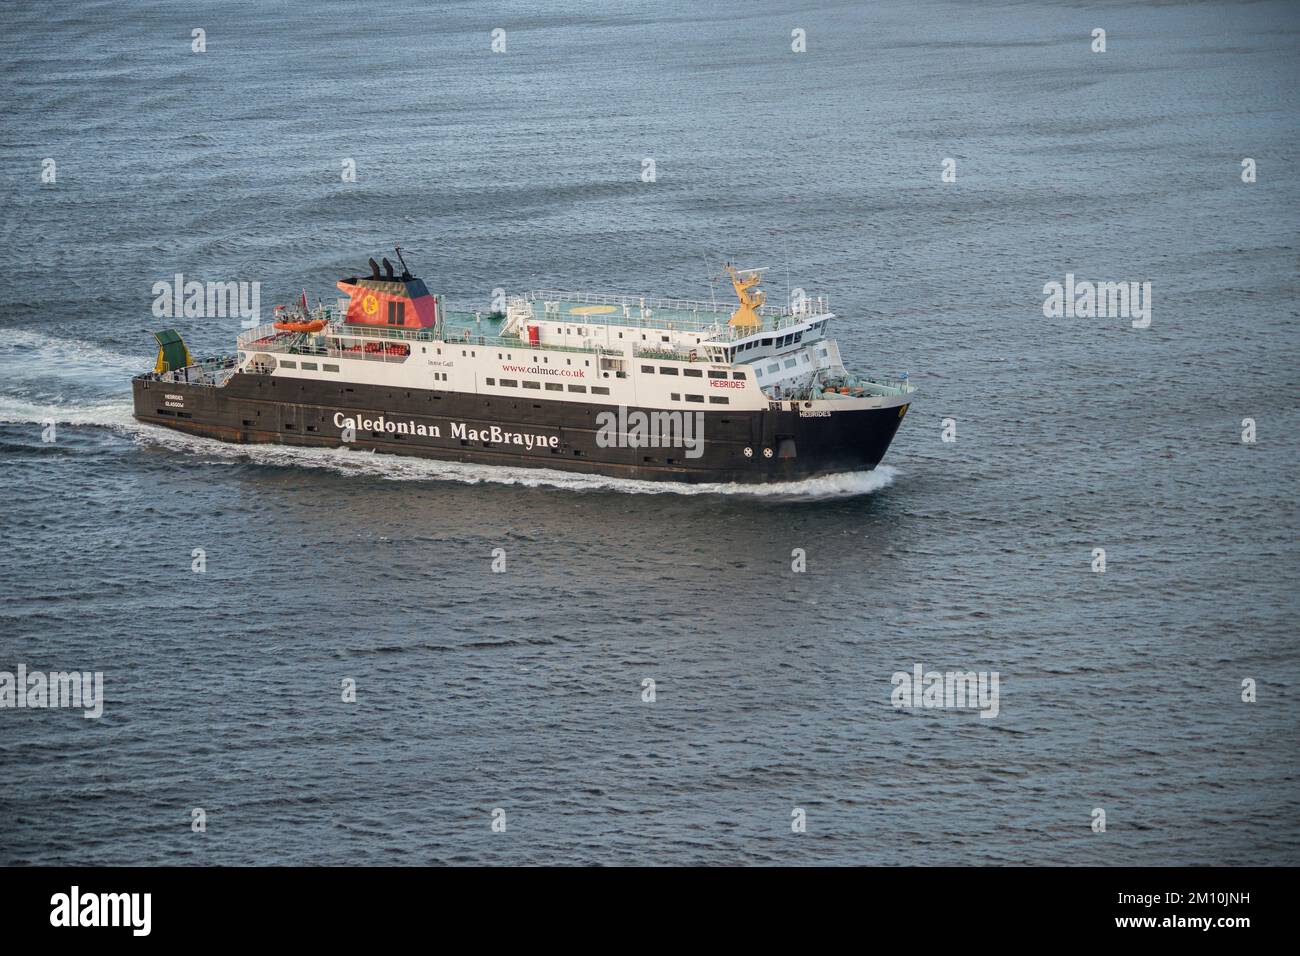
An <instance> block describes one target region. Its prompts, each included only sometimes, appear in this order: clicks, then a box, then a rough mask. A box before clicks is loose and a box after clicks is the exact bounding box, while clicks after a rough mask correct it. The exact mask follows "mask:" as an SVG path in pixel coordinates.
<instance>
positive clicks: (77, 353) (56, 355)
mask: <svg viewBox="0 0 1300 956" xmlns="http://www.w3.org/2000/svg"><path fill="white" fill-rule="evenodd" d="M19 351H28V352H37V353H41V355H42V357H43V358H44V359H46V360H45V361H42V362H41V366H40V367H43V368H46V369H54V370H57V369H63V368H67V366H68V365H69V364H70V363H71V364H73V365H81V364H84V365H86V366H87V367H91V368H93V369H94V370H96V371H100V372H102V371H104V370H105V369H106V368H107V369H108V370H110V371H118V372H123V373H126V374H130V375H134V374H136V373H138V372H140V371H143V370H144V369H146V368H147V367H148V366H149V365H150V364H151V363H150V358H151V356H148V355H146V354H145V353H144V352H141V353H140V354H138V355H123V354H122V353H121V352H114V351H113V350H112V349H108V348H105V347H104V346H102V345H97V344H96V343H94V342H86V341H83V340H81V339H65V338H60V337H57V336H52V335H47V334H45V333H44V332H39V331H37V330H35V329H7V330H6V331H5V334H4V337H3V338H2V339H0V355H4V354H11V353H15V352H19Z"/></svg>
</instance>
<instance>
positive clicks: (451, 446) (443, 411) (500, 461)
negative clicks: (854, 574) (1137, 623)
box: [132, 373, 907, 484]
mask: <svg viewBox="0 0 1300 956" xmlns="http://www.w3.org/2000/svg"><path fill="white" fill-rule="evenodd" d="M132 387H133V391H134V413H135V417H136V419H137V420H139V421H142V422H147V423H149V424H153V425H159V426H162V427H166V428H172V429H176V430H178V431H181V432H186V433H189V434H194V435H202V436H206V437H209V438H216V439H220V440H222V441H227V442H236V443H241V444H248V443H271V444H283V445H294V446H303V447H324V448H334V447H340V446H343V445H346V446H347V447H352V448H358V449H362V450H366V451H378V452H384V453H389V454H398V455H414V456H419V457H425V458H433V459H438V460H443V461H455V462H465V463H473V464H486V465H503V466H511V467H530V468H553V469H557V470H561V471H571V472H579V473H585V474H599V475H608V476H613V477H619V478H632V479H639V480H658V481H681V482H693V483H694V482H736V483H743V484H763V483H772V482H782V481H798V480H803V479H806V478H812V477H818V476H822V475H830V474H840V473H846V472H855V471H867V470H870V469H872V468H874V467H876V465H878V464H879V463H880V460H881V459H882V458H883V457H884V454H885V451H886V449H888V447H889V444H890V442H891V441H892V439H893V437H894V433H895V432H896V431H897V430H898V426H899V424H900V423H901V421H902V418H903V414H904V413H905V412H906V411H907V405H906V404H894V405H891V406H886V407H883V408H863V409H854V410H843V411H841V410H836V411H833V412H824V411H818V412H812V411H808V410H806V409H807V408H808V406H805V405H804V403H800V402H788V401H787V402H772V403H770V404H769V408H767V409H765V410H758V411H754V410H750V411H740V410H727V411H700V412H699V413H698V414H699V415H700V416H702V418H701V419H697V421H698V422H701V423H702V436H703V441H702V443H701V444H700V446H699V447H698V448H697V449H695V450H694V452H693V451H692V449H691V448H688V447H605V446H606V445H608V444H609V442H607V441H606V442H602V441H601V420H600V419H598V415H599V414H600V413H601V412H610V411H613V412H615V413H617V411H618V410H617V409H611V408H609V407H608V406H602V405H597V404H593V403H581V402H567V401H555V400H549V401H548V400H544V399H541V398H539V399H538V400H536V401H530V400H529V398H526V397H521V398H513V397H511V398H506V397H495V396H483V395H474V394H467V393H463V392H452V391H439V390H424V389H399V388H390V387H385V386H373V385H362V384H355V385H352V386H347V385H340V384H338V383H333V382H321V381H314V380H303V379H298V380H295V379H284V378H277V377H274V376H266V375H253V374H246V373H238V374H235V375H233V376H232V377H231V378H230V380H229V381H228V382H227V384H225V385H223V386H219V387H218V386H212V385H194V384H182V383H175V382H165V381H159V380H157V379H156V378H154V377H151V376H140V377H138V378H136V379H135V380H134V381H133V383H132ZM635 411H636V410H635V409H628V410H627V412H628V413H629V414H630V413H632V412H635ZM643 411H645V412H647V413H649V412H651V411H653V410H651V409H644V410H643ZM494 439H496V440H494Z"/></svg>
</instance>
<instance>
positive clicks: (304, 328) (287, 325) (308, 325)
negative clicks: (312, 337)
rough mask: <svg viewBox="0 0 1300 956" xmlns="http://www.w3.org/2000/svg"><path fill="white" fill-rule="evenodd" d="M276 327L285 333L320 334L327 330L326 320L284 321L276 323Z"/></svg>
mask: <svg viewBox="0 0 1300 956" xmlns="http://www.w3.org/2000/svg"><path fill="white" fill-rule="evenodd" d="M275 327H276V328H277V329H280V330H281V331H284V332H319V331H320V330H321V329H323V328H325V320H324V319H312V320H311V321H310V322H291V321H288V320H282V321H280V322H276V323H275Z"/></svg>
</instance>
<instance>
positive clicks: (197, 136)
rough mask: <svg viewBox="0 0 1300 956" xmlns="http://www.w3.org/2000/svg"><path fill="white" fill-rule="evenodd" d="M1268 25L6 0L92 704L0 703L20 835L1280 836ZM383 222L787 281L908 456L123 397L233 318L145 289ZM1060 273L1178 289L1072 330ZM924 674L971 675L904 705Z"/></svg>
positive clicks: (1005, 850) (511, 251)
mask: <svg viewBox="0 0 1300 956" xmlns="http://www.w3.org/2000/svg"><path fill="white" fill-rule="evenodd" d="M818 6H819V7H821V6H822V5H818ZM1097 27H1101V28H1104V29H1105V30H1106V31H1107V50H1106V52H1105V53H1094V52H1092V50H1091V49H1090V44H1091V42H1092V40H1091V33H1092V30H1093V29H1094V28H1097ZM195 28H202V29H203V30H205V31H206V43H207V50H206V52H203V53H195V52H192V50H191V43H192V31H193V30H194V29H195ZM497 28H500V29H503V30H505V39H506V52H504V53H493V52H492V49H491V44H492V31H493V30H494V29H497ZM796 29H800V30H803V31H805V35H806V37H807V52H806V53H795V52H792V50H791V43H792V31H793V30H796ZM1298 46H1300V11H1298V10H1297V7H1296V6H1294V5H1293V4H1289V3H1254V4H1244V5H1236V4H1229V3H1213V2H1204V3H1186V4H1182V3H1166V4H1161V5H1158V6H1152V7H1145V6H1144V7H1138V8H1130V7H1128V6H1126V5H1116V4H1091V5H1084V6H1079V5H1077V4H1070V3H1059V4H1053V3H1030V2H1017V3H996V2H995V3H947V2H933V0H905V2H904V0H898V2H875V3H871V4H855V3H839V4H831V5H828V6H824V7H822V8H820V9H814V8H813V6H811V5H806V4H802V3H800V4H793V3H791V4H782V3H776V2H768V0H763V2H755V3H744V4H736V5H734V6H729V5H724V4H699V3H688V2H672V3H661V2H649V0H647V2H633V3H622V4H608V5H606V4H594V5H588V4H577V3H573V4H563V3H561V4H551V5H549V6H548V12H544V13H539V12H537V9H536V5H534V4H530V3H523V2H520V3H514V4H502V3H486V4H481V3H468V2H466V3H452V4H446V5H437V6H434V5H430V4H416V3H403V2H398V3H387V4H381V5H378V6H376V5H368V6H365V7H364V8H363V7H357V6H355V5H353V4H346V3H341V2H324V3H320V2H313V3H301V4H299V3H260V2H259V3H226V4H221V5H219V6H211V7H208V6H204V7H190V6H189V5H187V4H184V3H130V4H128V3H86V4H68V5H63V4H56V5H50V4H19V5H17V9H13V10H7V11H6V27H5V30H4V32H3V35H0V60H2V62H3V75H4V83H5V88H6V92H5V94H4V101H3V105H2V106H0V134H3V135H0V183H2V186H3V196H2V197H0V202H2V204H3V205H2V207H0V224H2V232H0V254H2V255H3V265H4V277H5V284H6V287H7V288H6V294H5V295H4V296H3V299H2V300H0V487H2V488H3V499H2V500H0V539H2V544H0V670H8V671H13V670H14V669H15V668H16V667H17V665H18V664H20V663H21V664H25V665H26V666H27V667H28V668H29V669H30V670H46V671H48V670H68V669H80V670H101V671H103V673H104V682H105V695H106V698H107V700H106V704H105V709H104V715H103V717H102V718H100V719H98V720H87V719H83V717H82V716H81V714H80V712H77V711H72V710H26V709H24V710H8V709H6V710H3V711H0V779H2V780H3V785H0V863H7V864H25V863H89V864H109V863H128V864H135V863H233V864H255V863H329V864H370V863H411V864H421V863H435V862H466V863H468V862H474V863H521V864H539V863H552V862H564V863H606V864H612V863H640V864H684V863H707V864H720V863H770V864H809V863H817V864H823V863H824V864H851V863H874V864H930V863H959V864H986V863H995V864H998V863H1017V862H1040V863H1053V864H1140V863H1141V864H1149V863H1196V864H1244V863H1289V864H1297V863H1300V822H1298V821H1300V755H1298V753H1297V746H1296V742H1297V739H1298V738H1300V705H1298V702H1297V693H1296V687H1297V682H1298V681H1300V651H1298V649H1297V618H1298V615H1297V597H1296V594H1297V590H1298V588H1300V573H1298V564H1297V557H1298V555H1297V530H1298V529H1297V515H1296V506H1295V493H1296V481H1295V476H1296V467H1297V464H1298V463H1300V455H1298V454H1297V451H1298V449H1297V435H1298V434H1300V414H1297V395H1298V394H1300V393H1298V391H1297V385H1298V384H1300V382H1298V379H1300V374H1298V373H1297V369H1298V368H1300V361H1298V359H1300V347H1298V346H1300V340H1298V337H1297V306H1296V302H1297V299H1296V291H1297V231H1298V229H1297V227H1298V225H1300V222H1298V219H1297V208H1298V206H1297V200H1298V199H1300V189H1298V188H1297V178H1296V170H1295V157H1296V155H1297V152H1300V150H1298V149H1297V147H1298V146H1300V142H1298V140H1300V136H1298V135H1297V128H1298V127H1297V112H1296V111H1297V105H1298V104H1297V96H1298V95H1297V88H1298V87H1300V84H1297V79H1298V77H1297V72H1298V71H1297V63H1298V62H1300V60H1298V58H1297V47H1298ZM945 158H951V159H955V161H956V172H957V179H956V182H953V183H943V182H941V173H942V171H943V166H942V164H943V160H944V159H945ZM1244 158H1252V159H1254V160H1255V162H1256V168H1257V181H1256V182H1254V183H1244V182H1243V181H1242V179H1241V172H1242V165H1241V163H1242V160H1243V159H1244ZM45 159H53V160H54V161H55V164H56V166H55V168H56V170H57V181H56V182H54V183H42V181H41V171H42V161H43V160H45ZM348 159H351V160H353V161H354V162H355V165H356V170H357V180H356V182H355V183H349V182H344V181H343V179H342V176H341V170H342V168H343V164H344V162H345V160H348ZM646 159H653V160H654V166H655V181H654V182H649V183H648V182H644V181H642V169H643V162H644V160H646ZM396 242H400V243H402V244H403V246H404V248H405V249H406V250H407V258H408V261H410V262H411V264H412V268H413V269H414V270H415V271H416V272H417V273H418V274H420V275H421V276H422V277H424V278H425V279H426V280H427V282H428V284H429V286H430V287H431V288H432V289H434V290H435V291H438V292H441V293H443V294H444V295H446V296H447V297H448V299H449V300H451V301H453V302H454V303H458V304H461V305H464V306H483V305H486V303H487V300H488V298H489V296H490V295H491V290H492V289H493V288H495V287H498V286H499V287H503V288H506V289H509V290H512V291H517V290H521V289H525V288H532V287H538V286H542V287H552V288H554V287H559V288H565V287H579V288H587V287H595V288H603V289H617V290H628V291H639V290H646V291H650V292H656V293H661V294H676V295H682V296H692V297H704V296H707V295H708V294H709V293H710V286H709V277H710V276H716V274H717V272H718V270H719V267H720V265H721V264H722V262H723V261H725V259H727V258H729V257H730V258H734V259H735V260H737V261H739V262H740V263H742V264H745V265H754V266H768V267H771V271H770V272H769V273H768V282H767V284H768V288H769V290H770V294H771V296H772V298H773V299H774V300H777V299H782V298H784V296H785V294H786V290H787V288H789V287H796V286H797V287H802V288H805V289H807V290H809V291H810V292H823V293H827V294H829V296H830V301H831V304H832V306H833V307H834V309H835V310H836V312H837V313H838V314H839V315H840V318H839V320H838V321H837V323H835V329H834V330H835V332H836V334H837V336H838V338H839V340H840V342H841V345H842V347H843V349H844V352H845V355H846V358H847V360H848V362H849V364H850V365H851V366H853V367H854V368H857V369H859V370H863V371H870V372H877V373H882V374H888V375H894V374H897V373H899V372H903V371H907V372H909V373H910V375H911V379H912V381H913V382H914V383H915V384H916V385H917V386H918V387H919V389H920V390H919V392H918V395H917V399H916V402H915V404H914V406H913V408H912V411H911V413H910V414H909V415H908V418H907V420H906V422H905V423H904V425H903V427H902V429H901V431H900V433H899V435H898V438H897V440H896V441H895V444H894V446H893V448H892V449H891V450H890V452H889V454H888V456H887V457H886V466H885V467H882V468H881V469H879V470H878V471H877V472H875V473H873V474H868V475H851V476H845V477H843V478H838V479H828V480H823V481H818V482H812V483H808V484H805V485H800V486H796V487H787V488H778V489H769V490H766V491H760V492H755V491H754V490H751V489H735V488H692V489H680V488H671V487H668V488H665V487H663V486H658V485H639V484H636V483H626V482H616V481H612V480H604V479H592V478H582V477H572V476H565V475H560V474H548V473H539V472H531V471H508V470H507V471H493V470H489V469H485V468H470V467H453V466H449V465H444V464H437V463H430V462H422V461H413V460H394V459H391V458H384V457H377V456H374V455H368V454H363V453H356V452H351V453H350V452H347V451H343V450H338V451H335V450H328V451H326V450H313V451H295V450H286V449H282V448H264V447H259V448H250V447H236V446H228V445H222V444H219V443H215V442H211V441H207V440H200V439H191V438H185V437H180V436H178V435H175V434H171V433H168V432H167V431H164V430H160V429H155V428H150V427H144V426H140V425H137V424H135V423H133V421H132V420H131V417H130V404H129V394H130V389H129V378H130V376H131V375H132V374H135V373H136V372H138V371H141V370H144V369H146V368H148V367H150V366H151V363H152V361H153V342H152V338H151V336H150V332H151V331H152V330H153V329H155V328H158V327H161V326H166V325H175V326H176V327H177V328H179V329H180V330H181V331H182V332H183V333H184V335H185V336H186V338H187V339H188V340H189V342H190V344H191V346H192V348H193V349H194V351H195V352H196V353H204V352H209V351H228V350H230V348H231V347H232V344H233V337H234V335H235V333H236V332H237V331H238V320H237V319H223V318H208V319H184V318H181V319H177V320H174V321H173V320H167V319H163V320H159V319H156V318H154V317H153V315H152V314H151V311H150V307H151V304H152V301H153V295H152V292H151V289H152V286H153V284H154V283H155V282H157V281H159V280H164V279H169V278H170V277H171V276H173V275H174V274H175V273H178V272H179V273H183V274H184V275H185V276H186V277H187V278H194V279H199V280H200V281H241V280H242V281H258V282H260V283H261V289H262V296H263V299H262V306H263V309H264V310H266V309H269V307H270V305H271V304H273V303H274V302H275V301H287V300H290V299H292V298H294V297H296V296H297V295H298V293H299V291H300V290H301V289H303V288H306V289H307V290H308V292H309V294H311V295H312V296H313V297H315V296H317V295H320V296H326V297H328V296H332V295H333V294H334V292H333V282H334V280H336V279H337V278H339V277H341V276H345V275H351V274H355V273H356V272H357V271H358V270H363V269H364V268H365V267H364V263H365V260H366V258H367V257H368V256H371V255H376V256H377V255H381V254H385V253H386V252H387V251H388V250H390V249H391V247H392V245H393V244H394V243H396ZM389 254H390V256H391V253H389ZM1066 273H1073V274H1075V275H1076V276H1078V277H1079V278H1080V279H1084V278H1087V279H1094V280H1101V281H1144V280H1149V281H1151V282H1152V284H1153V286H1152V288H1153V293H1152V295H1153V300H1152V301H1153V314H1152V321H1151V325H1150V328H1147V329H1134V328H1133V327H1132V326H1131V324H1130V322H1129V321H1128V320H1127V319H1123V318H1105V319H1095V318H1094V319H1085V318H1062V319H1048V318H1044V316H1043V309H1042V306H1043V298H1044V296H1043V286H1044V284H1045V283H1047V282H1050V281H1053V280H1057V281H1063V280H1064V277H1065V275H1066ZM723 291H724V290H723V289H722V287H721V286H719V287H718V289H717V292H718V294H719V295H721V294H722V293H723ZM728 294H729V293H728ZM947 418H951V419H953V420H954V421H955V427H956V435H957V441H956V442H952V443H945V442H943V441H941V430H942V429H941V422H942V420H944V419H947ZM1245 418H1251V419H1253V420H1254V422H1255V423H1256V429H1257V436H1258V440H1257V441H1256V442H1255V443H1254V444H1247V443H1243V442H1242V440H1241V433H1242V428H1243V424H1242V420H1243V419H1245ZM49 419H52V420H54V421H55V422H56V423H57V424H56V426H55V427H56V432H55V437H56V440H55V441H53V442H46V441H43V440H42V437H43V436H42V432H43V429H44V425H43V423H44V422H46V420H49ZM196 548H202V549H204V551H205V553H206V572H205V573H194V572H193V571H192V570H191V562H192V560H193V559H192V557H191V555H192V553H193V551H194V549H196ZM498 548H501V549H504V550H505V554H506V560H507V570H506V573H504V574H494V573H491V571H490V565H491V561H492V553H493V550H494V549H498ZM796 548H798V549H803V550H804V552H806V556H807V571H806V573H795V572H793V571H792V567H791V565H792V560H793V559H792V551H793V550H794V549H796ZM1095 548H1104V549H1105V553H1106V570H1105V572H1104V573H1096V572H1094V571H1093V570H1092V564H1093V549H1095ZM916 664H920V665H922V666H923V667H924V668H925V669H927V670H930V669H934V670H954V669H956V670H975V671H996V672H998V674H999V678H1000V685H999V686H1000V701H999V713H998V716H997V717H996V718H993V719H981V718H979V717H978V716H976V715H975V714H973V713H970V712H965V713H959V712H953V711H946V710H935V709H917V710H909V709H895V708H894V707H893V706H892V705H891V700H890V695H891V691H892V690H893V687H892V684H891V676H892V675H893V674H894V673H895V672H896V671H907V672H910V671H911V670H912V668H913V666H914V665H916ZM345 679H351V680H354V681H355V682H356V686H357V701H356V703H344V702H343V700H342V699H341V696H342V695H341V691H340V688H341V682H342V681H344V680H345ZM647 679H649V680H653V681H654V682H655V700H654V702H653V703H649V702H645V701H643V700H642V693H643V691H642V688H643V681H645V680H647ZM1248 679H1249V680H1253V681H1254V682H1255V689H1256V691H1255V692H1256V695H1257V700H1256V702H1254V703H1247V702H1243V700H1242V693H1243V681H1246V680H1248ZM194 808H203V810H204V811H205V812H206V815H207V832H206V833H203V834H198V833H193V832H191V826H190V823H191V814H192V811H193V809H194ZM496 808H501V809H503V810H504V811H505V813H506V820H507V828H506V831H505V832H504V833H495V832H493V831H492V829H491V826H490V823H491V820H492V816H491V815H492V812H493V810H494V809H496ZM796 808H801V809H803V810H804V811H806V816H807V832H805V833H795V832H792V827H791V822H792V811H794V810H795V809H796ZM1095 809H1103V810H1104V811H1105V813H1106V824H1107V826H1106V831H1105V832H1104V833H1097V832H1093V830H1092V822H1093V817H1094V810H1095Z"/></svg>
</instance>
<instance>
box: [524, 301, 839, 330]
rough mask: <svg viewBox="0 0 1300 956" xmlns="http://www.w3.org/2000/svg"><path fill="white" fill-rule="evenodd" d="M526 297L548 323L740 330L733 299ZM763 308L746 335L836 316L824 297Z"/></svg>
mask: <svg viewBox="0 0 1300 956" xmlns="http://www.w3.org/2000/svg"><path fill="white" fill-rule="evenodd" d="M525 298H526V299H527V300H528V301H529V302H530V303H532V306H533V311H534V314H535V315H536V316H537V317H538V318H540V319H543V320H545V321H552V322H554V321H572V322H573V323H574V324H575V325H620V326H633V327H640V328H654V329H676V330H680V331H689V332H702V333H704V332H707V333H709V337H710V338H711V339H713V340H715V341H728V340H730V339H733V338H737V337H739V335H740V334H741V333H740V332H739V330H737V329H736V328H735V327H733V326H731V325H728V322H729V320H730V319H731V314H732V311H733V310H734V308H735V304H734V303H726V302H715V301H710V302H705V301H698V300H692V299H667V298H660V297H656V296H647V295H624V294H620V293H608V292H561V291H556V290H549V289H542V290H537V291H534V292H529V293H528V294H527V295H526V296H525ZM758 312H759V317H760V318H761V319H762V320H763V325H762V327H761V329H760V328H754V329H747V330H745V332H744V334H745V335H750V334H753V333H755V332H774V331H776V330H777V329H781V328H785V327H786V326H789V325H797V324H800V323H803V322H809V321H814V320H816V319H819V318H827V319H829V318H831V317H832V316H831V313H830V312H829V310H828V309H827V308H826V304H825V300H823V299H820V298H818V299H809V300H806V302H805V305H804V307H803V308H800V309H783V308H779V307H777V306H769V305H765V306H763V307H762V308H760V309H759V310H758Z"/></svg>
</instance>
